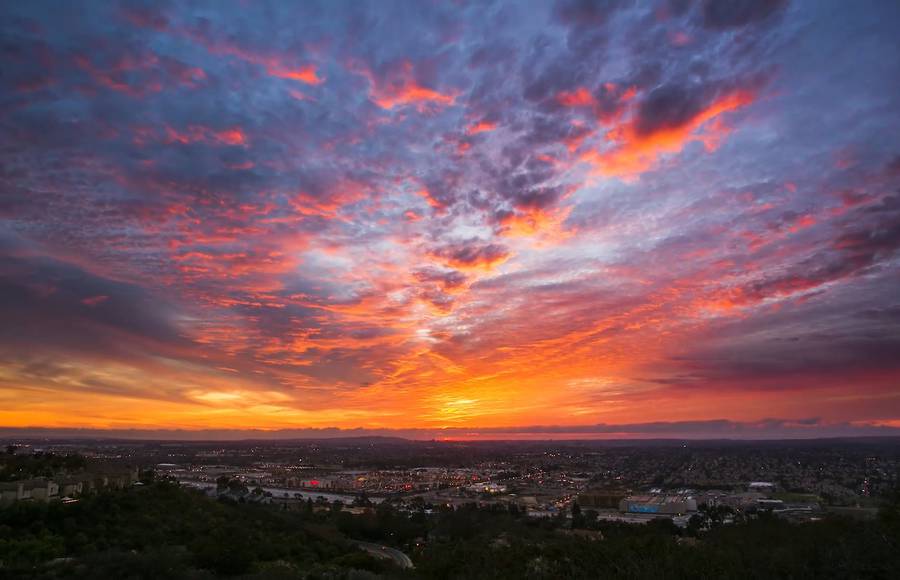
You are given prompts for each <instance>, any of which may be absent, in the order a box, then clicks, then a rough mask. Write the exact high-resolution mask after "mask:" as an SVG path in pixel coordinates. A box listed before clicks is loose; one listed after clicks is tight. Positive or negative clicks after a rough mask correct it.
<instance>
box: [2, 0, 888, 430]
mask: <svg viewBox="0 0 900 580" xmlns="http://www.w3.org/2000/svg"><path fill="white" fill-rule="evenodd" d="M417 6H418V8H419V9H420V10H419V9H417V10H415V11H411V10H409V7H408V4H407V3H404V2H353V3H349V2H348V3H341V2H323V3H320V4H315V3H303V4H302V5H291V4H284V3H252V4H248V5H244V4H238V3H235V4H219V3H208V4H205V5H204V4H202V3H201V4H189V3H184V2H179V1H175V2H172V3H167V4H165V5H161V6H159V7H149V6H145V5H143V4H140V3H130V2H126V3H121V4H112V3H110V4H106V5H103V4H99V3H94V4H82V5H79V6H69V5H58V4H50V3H42V2H31V3H10V4H7V5H5V6H3V8H2V9H0V10H2V12H3V14H4V18H3V24H2V25H0V26H2V28H3V35H4V38H5V39H7V44H8V47H7V49H5V50H4V51H3V53H2V54H0V59H2V62H3V69H4V73H5V74H4V76H3V78H2V79H0V87H2V89H0V94H2V103H3V107H2V109H0V123H2V127H3V132H2V137H0V139H2V142H3V153H2V160H3V163H2V169H0V183H2V187H3V195H2V199H0V262H2V267H0V304H2V306H0V308H2V317H3V320H4V323H3V325H2V326H3V328H2V330H0V426H2V427H10V428H15V427H21V428H25V427H44V428H89V429H110V430H128V429H146V430H160V429H163V430H171V429H184V430H210V429H211V430H242V429H255V430H262V431H273V432H274V431H278V430H291V429H327V428H339V429H347V430H353V429H365V430H370V431H373V432H380V431H385V430H386V431H397V430H399V431H409V432H413V433H420V432H423V433H432V432H436V431H440V430H442V429H450V430H462V431H465V430H468V429H471V430H473V432H477V433H482V432H484V433H486V434H488V435H490V434H492V433H493V434H495V433H504V434H506V435H508V436H510V437H514V436H523V437H529V436H532V435H534V436H541V434H544V435H546V434H547V433H548V432H550V433H553V432H552V431H547V430H541V429H542V428H537V427H535V426H562V427H568V428H572V429H573V430H572V431H570V432H572V433H581V434H584V435H585V436H590V437H601V436H616V435H615V433H617V432H616V431H615V430H614V429H613V427H614V426H616V425H620V426H622V428H623V429H624V430H625V431H623V432H624V433H626V434H628V433H631V434H634V433H643V432H640V431H637V429H639V427H636V426H646V425H649V424H657V423H660V424H665V425H668V426H670V427H669V428H670V431H669V432H671V433H676V434H678V433H698V432H703V433H706V432H707V431H708V430H710V429H711V431H709V432H710V433H713V434H715V433H718V432H719V431H717V429H722V432H724V433H729V432H740V433H744V432H748V433H750V434H762V435H763V436H768V435H771V434H777V433H794V434H797V435H798V436H805V434H807V433H812V434H815V433H845V432H846V433H857V432H858V433H866V434H868V433H885V432H891V433H893V432H894V430H897V432H900V356H898V353H900V298H898V294H897V288H898V287H900V267H898V266H900V261H898V260H900V258H898V255H900V254H898V248H900V193H898V192H900V141H898V139H897V135H900V92H898V91H897V90H896V88H897V87H896V81H895V79H897V78H900V41H898V38H897V36H896V33H895V29H896V24H897V23H898V22H900V8H898V7H897V6H895V5H891V4H889V3H873V4H872V5H869V6H864V7H860V8H854V7H851V6H849V5H846V4H845V3H841V2H833V3H821V2H811V1H807V2H803V1H798V2H788V1H782V0H765V1H762V0H761V1H759V2H754V3H727V2H725V3H722V2H714V1H710V2H701V1H698V2H667V1H663V2H660V3H658V4H656V5H652V6H651V5H647V4H644V3H629V2H621V3H617V2H610V3H607V4H597V3H592V2H569V1H560V2H557V3H552V4H551V3H545V2H538V3H534V4H533V5H531V6H529V7H528V8H527V9H526V8H525V7H524V6H522V5H521V4H518V3H508V2H496V3H491V4H482V3H472V4H467V3H461V4H459V5H456V4H453V3H447V4H446V5H441V4H437V5H429V6H424V5H417ZM413 12H415V14H413ZM716 421H723V423H721V424H720V423H715V422H716ZM591 426H593V427H591ZM517 428H521V429H522V431H521V432H518V431H516V429H517ZM648 428H649V429H650V433H651V434H653V433H657V432H658V431H655V429H657V428H656V427H648ZM695 428H696V429H699V431H692V430H691V429H695ZM462 431H460V433H461V432H462ZM454 432H457V431H454ZM567 432H568V431H567ZM516 433H519V435H515V434H516ZM479 436H481V435H479Z"/></svg>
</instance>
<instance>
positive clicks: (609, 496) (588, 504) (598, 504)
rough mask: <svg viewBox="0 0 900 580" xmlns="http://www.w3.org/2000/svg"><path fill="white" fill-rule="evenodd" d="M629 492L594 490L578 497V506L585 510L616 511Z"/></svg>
mask: <svg viewBox="0 0 900 580" xmlns="http://www.w3.org/2000/svg"><path fill="white" fill-rule="evenodd" d="M627 496H628V492H626V491H625V490H619V489H593V490H588V491H585V492H584V493H581V494H579V495H578V505H579V506H581V507H582V508H584V509H600V510H604V509H606V510H614V509H618V507H619V502H621V501H622V500H623V499H625V498H626V497H627Z"/></svg>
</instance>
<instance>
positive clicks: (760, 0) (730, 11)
mask: <svg viewBox="0 0 900 580" xmlns="http://www.w3.org/2000/svg"><path fill="white" fill-rule="evenodd" d="M787 4H788V2H787V0H733V1H732V0H704V2H703V25H704V26H706V27H708V28H712V29H720V30H721V29H728V28H738V27H741V26H747V25H748V24H753V23H756V22H761V21H763V20H766V19H767V18H769V17H771V16H772V15H773V14H776V13H778V12H780V11H781V10H783V9H784V7H785V6H786V5H787Z"/></svg>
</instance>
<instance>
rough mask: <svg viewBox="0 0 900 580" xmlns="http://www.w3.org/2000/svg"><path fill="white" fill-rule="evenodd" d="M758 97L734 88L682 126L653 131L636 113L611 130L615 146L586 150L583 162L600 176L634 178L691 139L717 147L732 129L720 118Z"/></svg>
mask: <svg viewBox="0 0 900 580" xmlns="http://www.w3.org/2000/svg"><path fill="white" fill-rule="evenodd" d="M754 100H755V95H754V94H753V93H752V92H750V91H742V90H738V91H732V92H730V93H726V94H725V95H722V96H721V97H719V98H717V99H716V100H714V101H713V102H712V103H711V104H709V105H708V106H707V107H706V108H704V109H702V110H700V111H699V112H697V113H696V114H695V115H694V116H693V117H691V118H690V119H687V120H686V121H684V122H682V123H681V124H679V125H678V126H674V127H670V126H664V127H660V128H658V129H656V130H654V131H652V132H650V133H641V132H640V131H639V130H638V126H637V118H636V115H632V117H631V118H630V119H629V120H628V121H627V122H625V123H624V124H622V125H619V126H617V127H615V128H613V129H612V130H610V131H609V132H608V133H607V138H608V139H609V141H611V142H612V143H613V146H612V148H610V149H606V150H603V151H599V150H596V149H595V150H591V151H586V152H585V153H583V154H582V155H581V161H583V162H585V163H587V164H589V165H591V166H593V168H594V172H596V173H598V174H600V175H606V176H610V177H622V178H626V179H634V178H636V177H637V176H639V175H640V174H641V173H644V172H646V171H649V170H651V169H653V168H654V167H655V166H656V163H657V161H658V160H659V158H660V157H661V156H662V155H665V154H672V153H678V152H680V151H681V150H682V149H684V147H685V145H687V144H688V143H689V142H691V141H700V142H702V143H703V144H704V146H705V147H706V148H707V150H714V149H715V148H716V147H718V144H719V143H720V141H721V139H722V138H724V136H725V135H727V134H728V132H729V129H728V128H727V127H726V126H725V125H724V124H722V123H721V120H720V119H718V117H719V116H720V115H722V114H724V113H728V112H731V111H736V110H738V109H741V108H743V107H746V106H747V105H750V104H751V103H753V101H754ZM711 121H712V123H711Z"/></svg>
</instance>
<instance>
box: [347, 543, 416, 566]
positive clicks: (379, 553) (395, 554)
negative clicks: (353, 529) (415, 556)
mask: <svg viewBox="0 0 900 580" xmlns="http://www.w3.org/2000/svg"><path fill="white" fill-rule="evenodd" d="M353 543H354V544H356V545H357V546H359V547H360V548H362V549H363V550H365V551H366V552H368V553H369V554H372V555H373V556H375V557H376V558H388V559H391V560H393V561H394V563H395V564H397V565H398V566H400V567H401V568H413V567H414V566H413V563H412V560H410V559H409V556H407V555H406V554H404V553H403V552H401V551H400V550H398V549H397V548H391V547H389V546H382V545H381V544H373V543H371V542H360V541H354V542H353Z"/></svg>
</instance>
